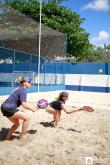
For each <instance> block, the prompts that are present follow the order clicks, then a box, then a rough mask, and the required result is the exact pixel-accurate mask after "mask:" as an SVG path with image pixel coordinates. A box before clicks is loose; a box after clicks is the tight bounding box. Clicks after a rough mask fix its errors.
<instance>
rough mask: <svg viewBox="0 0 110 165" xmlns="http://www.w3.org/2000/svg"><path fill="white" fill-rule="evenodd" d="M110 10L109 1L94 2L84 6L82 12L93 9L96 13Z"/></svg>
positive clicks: (98, 0) (97, 0)
mask: <svg viewBox="0 0 110 165" xmlns="http://www.w3.org/2000/svg"><path fill="white" fill-rule="evenodd" d="M109 8H110V6H109V0H94V1H93V2H90V3H88V4H86V5H85V6H83V7H82V8H81V9H82V10H87V9H92V10H96V11H108V10H109Z"/></svg>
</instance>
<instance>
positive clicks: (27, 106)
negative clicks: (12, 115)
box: [22, 102, 36, 112]
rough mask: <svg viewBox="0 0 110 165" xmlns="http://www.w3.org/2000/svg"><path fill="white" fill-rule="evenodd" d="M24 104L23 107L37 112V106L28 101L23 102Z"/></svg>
mask: <svg viewBox="0 0 110 165" xmlns="http://www.w3.org/2000/svg"><path fill="white" fill-rule="evenodd" d="M22 106H23V108H26V109H29V110H31V111H32V112H35V111H36V108H35V107H32V106H31V105H30V104H28V103H27V102H22Z"/></svg>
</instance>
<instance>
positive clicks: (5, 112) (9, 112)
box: [1, 105, 19, 117]
mask: <svg viewBox="0 0 110 165" xmlns="http://www.w3.org/2000/svg"><path fill="white" fill-rule="evenodd" d="M1 111H2V113H3V116H6V117H11V116H13V115H14V114H15V113H16V112H18V111H19V109H13V108H5V107H3V105H2V106H1Z"/></svg>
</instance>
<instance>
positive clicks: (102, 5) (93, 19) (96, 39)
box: [0, 0, 110, 47]
mask: <svg viewBox="0 0 110 165" xmlns="http://www.w3.org/2000/svg"><path fill="white" fill-rule="evenodd" d="M2 1H4V0H0V2H2ZM45 1H47V0H45ZM62 5H63V6H65V7H67V8H70V9H71V10H72V11H75V12H76V13H78V14H79V15H80V16H81V17H82V18H85V21H84V22H83V24H82V25H81V26H82V27H84V28H85V30H86V32H88V33H89V34H90V36H89V40H90V43H92V44H94V45H96V46H102V47H103V45H104V44H110V0H64V1H63V3H62Z"/></svg>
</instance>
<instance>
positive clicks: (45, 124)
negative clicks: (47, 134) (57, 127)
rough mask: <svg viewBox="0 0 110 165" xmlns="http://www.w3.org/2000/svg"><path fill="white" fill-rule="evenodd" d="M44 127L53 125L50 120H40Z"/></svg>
mask: <svg viewBox="0 0 110 165" xmlns="http://www.w3.org/2000/svg"><path fill="white" fill-rule="evenodd" d="M40 124H41V125H43V126H44V127H54V126H53V123H52V122H40Z"/></svg>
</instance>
